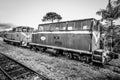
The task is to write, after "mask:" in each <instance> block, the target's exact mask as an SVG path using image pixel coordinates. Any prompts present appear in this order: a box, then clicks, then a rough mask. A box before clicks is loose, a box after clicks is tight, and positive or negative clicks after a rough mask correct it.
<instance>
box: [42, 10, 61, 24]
mask: <svg viewBox="0 0 120 80" xmlns="http://www.w3.org/2000/svg"><path fill="white" fill-rule="evenodd" d="M61 19H62V17H61V16H60V15H59V14H57V13H55V12H48V13H46V15H45V16H43V19H42V21H52V22H53V21H54V20H57V21H58V22H59V21H60V20H61Z"/></svg>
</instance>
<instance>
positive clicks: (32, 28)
mask: <svg viewBox="0 0 120 80" xmlns="http://www.w3.org/2000/svg"><path fill="white" fill-rule="evenodd" d="M14 28H31V27H29V26H17V27H14ZM31 29H34V28H31Z"/></svg>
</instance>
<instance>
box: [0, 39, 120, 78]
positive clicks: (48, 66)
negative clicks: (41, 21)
mask: <svg viewBox="0 0 120 80" xmlns="http://www.w3.org/2000/svg"><path fill="white" fill-rule="evenodd" d="M0 52H2V53H4V54H7V55H9V56H10V57H12V58H14V59H16V60H17V61H19V62H21V63H23V64H24V65H26V66H28V67H30V68H32V69H33V70H35V71H37V72H39V73H40V74H43V75H45V76H47V77H49V78H51V79H55V80H120V59H117V60H113V61H111V62H110V65H106V66H105V67H104V68H100V67H96V66H93V65H91V64H85V63H82V62H79V61H75V60H68V59H66V58H64V57H54V56H51V55H49V54H46V53H43V52H37V53H36V52H34V51H30V50H29V49H24V48H19V47H15V46H11V45H8V44H6V43H4V42H3V41H2V39H0Z"/></svg>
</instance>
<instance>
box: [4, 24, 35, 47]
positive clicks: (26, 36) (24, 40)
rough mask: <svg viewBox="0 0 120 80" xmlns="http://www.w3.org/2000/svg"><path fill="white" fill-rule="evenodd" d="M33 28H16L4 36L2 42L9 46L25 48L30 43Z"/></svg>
mask: <svg viewBox="0 0 120 80" xmlns="http://www.w3.org/2000/svg"><path fill="white" fill-rule="evenodd" d="M33 29H34V28H30V27H26V26H18V27H15V28H13V29H12V30H11V31H8V32H7V33H6V34H5V35H4V41H5V42H7V43H10V44H14V45H19V46H27V44H28V43H29V42H31V34H32V32H33Z"/></svg>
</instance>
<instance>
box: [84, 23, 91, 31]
mask: <svg viewBox="0 0 120 80" xmlns="http://www.w3.org/2000/svg"><path fill="white" fill-rule="evenodd" d="M90 28H91V21H83V22H82V30H90Z"/></svg>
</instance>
